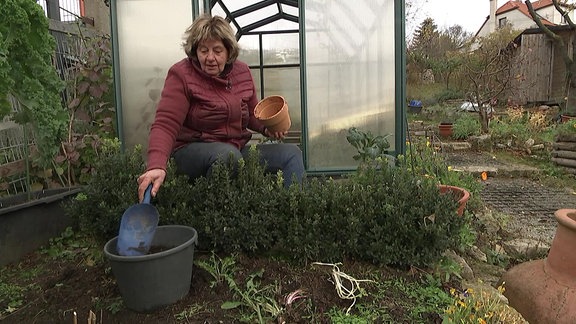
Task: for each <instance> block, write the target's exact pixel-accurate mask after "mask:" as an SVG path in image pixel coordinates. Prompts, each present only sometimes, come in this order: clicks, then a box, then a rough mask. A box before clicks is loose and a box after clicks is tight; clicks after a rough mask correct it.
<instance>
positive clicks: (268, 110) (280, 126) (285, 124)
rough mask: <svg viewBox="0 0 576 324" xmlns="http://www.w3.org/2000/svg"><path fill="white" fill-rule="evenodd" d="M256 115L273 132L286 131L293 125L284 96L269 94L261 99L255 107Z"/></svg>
mask: <svg viewBox="0 0 576 324" xmlns="http://www.w3.org/2000/svg"><path fill="white" fill-rule="evenodd" d="M254 115H255V116H256V118H258V119H259V120H260V121H261V122H262V124H264V126H266V128H268V130H269V131H272V132H285V131H287V130H289V129H290V126H291V125H292V123H291V121H290V115H289V114H288V104H287V103H286V100H285V99H284V97H282V96H269V97H266V98H264V99H262V100H260V102H258V104H257V105H256V107H255V108H254Z"/></svg>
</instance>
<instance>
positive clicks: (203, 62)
mask: <svg viewBox="0 0 576 324" xmlns="http://www.w3.org/2000/svg"><path fill="white" fill-rule="evenodd" d="M196 55H197V56H198V61H199V62H200V67H201V68H202V71H204V72H206V73H208V74H209V75H213V76H217V75H219V74H220V73H222V71H224V66H225V65H226V61H228V50H227V49H226V47H225V46H224V43H222V41H221V40H214V39H209V40H206V41H203V42H200V44H198V48H197V49H196Z"/></svg>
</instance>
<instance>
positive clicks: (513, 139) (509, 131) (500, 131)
mask: <svg viewBox="0 0 576 324" xmlns="http://www.w3.org/2000/svg"><path fill="white" fill-rule="evenodd" d="M490 136H491V138H492V141H493V142H494V143H496V144H503V145H506V146H508V147H512V148H518V147H524V143H525V142H526V141H527V140H528V139H529V138H530V137H531V132H530V131H528V130H527V128H526V123H525V122H523V121H522V120H514V121H505V120H499V121H498V122H496V123H491V124H490Z"/></svg>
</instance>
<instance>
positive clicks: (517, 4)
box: [496, 0, 555, 26]
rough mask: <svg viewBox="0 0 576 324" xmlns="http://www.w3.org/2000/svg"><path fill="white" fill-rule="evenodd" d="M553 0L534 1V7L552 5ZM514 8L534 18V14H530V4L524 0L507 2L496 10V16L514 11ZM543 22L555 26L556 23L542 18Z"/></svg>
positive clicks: (539, 7) (537, 8)
mask: <svg viewBox="0 0 576 324" xmlns="http://www.w3.org/2000/svg"><path fill="white" fill-rule="evenodd" d="M552 5H553V3H552V0H536V1H532V7H533V8H534V10H539V9H542V8H545V7H548V6H552ZM512 10H518V11H520V12H521V13H523V14H524V15H526V16H527V17H528V18H530V19H532V16H530V12H529V11H528V6H526V4H525V3H524V2H523V1H520V0H510V1H508V2H506V3H505V4H504V5H502V6H501V7H500V8H498V10H496V16H498V15H500V14H503V13H506V12H509V11H512ZM542 23H543V24H544V25H549V26H554V25H555V24H554V23H552V22H551V21H549V20H547V19H544V18H542Z"/></svg>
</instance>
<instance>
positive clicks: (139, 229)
mask: <svg viewBox="0 0 576 324" xmlns="http://www.w3.org/2000/svg"><path fill="white" fill-rule="evenodd" d="M151 192H152V184H150V185H149V186H148V188H146V192H145V193H144V200H143V201H142V203H140V204H136V205H132V206H130V208H128V209H126V211H125V212H124V214H123V215H122V220H121V221H120V231H119V233H118V244H117V249H118V254H119V255H123V256H136V255H145V254H147V253H148V251H149V250H150V245H151V244H152V239H153V238H154V233H155V232H156V228H157V227H158V219H159V218H160V217H159V215H158V210H156V207H154V206H153V205H152V204H150V200H151V198H152V197H151Z"/></svg>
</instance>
